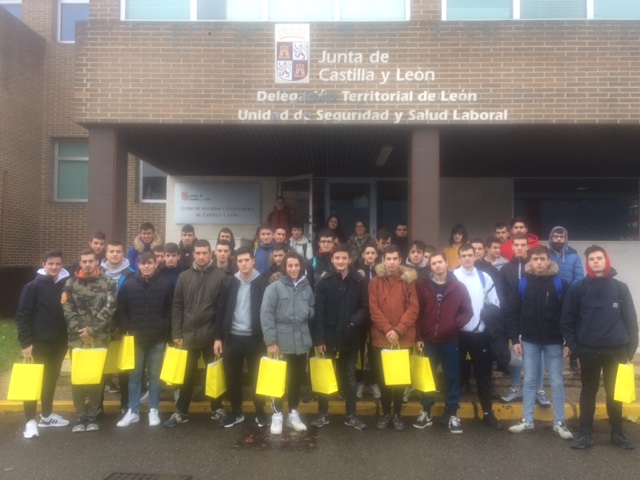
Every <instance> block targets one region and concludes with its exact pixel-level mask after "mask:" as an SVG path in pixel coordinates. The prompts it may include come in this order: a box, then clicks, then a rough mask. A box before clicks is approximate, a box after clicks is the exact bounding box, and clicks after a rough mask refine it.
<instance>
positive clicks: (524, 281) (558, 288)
mask: <svg viewBox="0 0 640 480" xmlns="http://www.w3.org/2000/svg"><path fill="white" fill-rule="evenodd" d="M553 284H554V285H555V287H556V294H557V295H558V300H560V299H561V297H562V293H563V292H562V280H560V277H559V276H558V275H556V276H554V277H553ZM526 287H527V277H526V276H525V277H522V278H521V279H520V283H519V284H518V292H520V298H521V299H522V301H523V302H524V289H525V288H526Z"/></svg>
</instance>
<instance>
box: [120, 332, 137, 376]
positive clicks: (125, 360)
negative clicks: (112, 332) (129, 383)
mask: <svg viewBox="0 0 640 480" xmlns="http://www.w3.org/2000/svg"><path fill="white" fill-rule="evenodd" d="M116 366H117V367H118V369H119V370H120V371H123V370H133V369H135V368H136V344H135V341H134V339H133V336H131V335H125V336H123V337H122V343H121V345H120V351H119V352H118V363H117V365H116Z"/></svg>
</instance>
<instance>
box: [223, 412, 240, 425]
mask: <svg viewBox="0 0 640 480" xmlns="http://www.w3.org/2000/svg"><path fill="white" fill-rule="evenodd" d="M242 422H244V415H243V414H242V412H240V413H232V414H231V415H227V416H226V417H225V419H224V420H223V421H222V426H223V427H224V428H230V427H233V426H234V425H237V424H238V423H242Z"/></svg>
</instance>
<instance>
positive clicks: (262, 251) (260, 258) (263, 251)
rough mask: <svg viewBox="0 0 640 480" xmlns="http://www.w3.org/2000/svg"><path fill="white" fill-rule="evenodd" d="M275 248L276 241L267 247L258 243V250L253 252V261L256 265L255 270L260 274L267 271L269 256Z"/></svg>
mask: <svg viewBox="0 0 640 480" xmlns="http://www.w3.org/2000/svg"><path fill="white" fill-rule="evenodd" d="M275 246H276V241H275V240H272V241H271V243H270V244H269V245H265V244H264V243H262V242H260V241H259V242H258V248H256V251H255V259H256V265H255V267H254V268H255V269H256V270H257V271H258V272H260V274H262V273H264V272H266V271H267V270H269V267H270V266H271V265H269V255H271V252H273V248H274V247H275Z"/></svg>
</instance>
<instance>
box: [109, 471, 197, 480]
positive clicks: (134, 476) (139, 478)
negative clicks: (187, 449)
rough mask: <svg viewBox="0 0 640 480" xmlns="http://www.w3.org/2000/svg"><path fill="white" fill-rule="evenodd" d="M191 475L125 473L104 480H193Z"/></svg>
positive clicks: (112, 475)
mask: <svg viewBox="0 0 640 480" xmlns="http://www.w3.org/2000/svg"><path fill="white" fill-rule="evenodd" d="M192 478H193V477H192V476H191V475H172V474H168V475H164V474H160V473H123V472H115V473H112V474H111V475H109V476H108V477H107V478H105V479H104V480H191V479H192Z"/></svg>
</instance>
